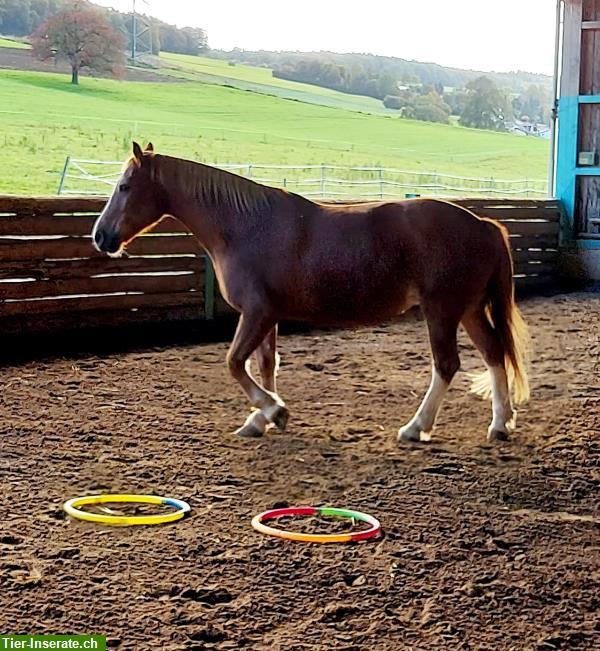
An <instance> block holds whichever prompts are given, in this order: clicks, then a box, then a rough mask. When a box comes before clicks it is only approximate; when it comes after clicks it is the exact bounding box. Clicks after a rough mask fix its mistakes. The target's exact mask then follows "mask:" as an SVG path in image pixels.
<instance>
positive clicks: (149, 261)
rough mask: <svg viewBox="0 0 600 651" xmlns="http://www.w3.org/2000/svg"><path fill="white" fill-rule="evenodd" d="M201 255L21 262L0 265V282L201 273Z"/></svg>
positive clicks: (202, 271) (202, 261)
mask: <svg viewBox="0 0 600 651" xmlns="http://www.w3.org/2000/svg"><path fill="white" fill-rule="evenodd" d="M205 265H206V263H205V259H204V258H203V257H202V256H189V257H178V256H166V257H161V258H144V257H128V258H109V257H108V256H98V257H95V258H89V259H83V260H41V261H34V262H32V261H29V260H21V261H17V262H0V279H6V278H35V279H36V280H44V279H47V280H60V279H72V278H89V277H90V276H93V275H96V274H126V273H166V272H170V271H193V272H195V273H204V268H205Z"/></svg>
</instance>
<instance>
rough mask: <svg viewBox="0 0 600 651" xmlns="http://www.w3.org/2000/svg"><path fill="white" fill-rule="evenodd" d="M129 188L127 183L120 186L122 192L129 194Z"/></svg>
mask: <svg viewBox="0 0 600 651" xmlns="http://www.w3.org/2000/svg"><path fill="white" fill-rule="evenodd" d="M129 187H130V186H129V185H127V183H122V184H121V185H120V186H119V190H120V192H127V190H129Z"/></svg>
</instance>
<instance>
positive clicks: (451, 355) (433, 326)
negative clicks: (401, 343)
mask: <svg viewBox="0 0 600 651" xmlns="http://www.w3.org/2000/svg"><path fill="white" fill-rule="evenodd" d="M425 312H426V317H427V325H428V328H429V340H430V344H431V353H432V357H433V366H432V373H431V384H430V386H429V390H428V391H427V394H426V395H425V398H424V400H423V402H422V403H421V406H420V407H419V409H418V410H417V412H416V414H415V415H414V416H413V418H412V419H411V420H410V422H409V423H407V424H406V425H405V426H404V427H402V428H401V429H400V431H399V432H398V442H408V441H420V440H421V434H422V433H428V432H430V431H431V430H432V429H433V426H434V425H435V419H436V417H437V414H438V412H439V409H440V406H441V404H442V401H443V399H444V396H445V395H446V392H447V391H448V387H449V386H450V383H451V382H452V379H453V378H454V376H455V375H456V372H457V371H458V369H459V368H460V358H459V356H458V345H457V331H458V319H451V318H448V316H447V315H446V316H436V317H431V318H430V317H428V316H427V311H425Z"/></svg>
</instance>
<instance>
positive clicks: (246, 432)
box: [235, 423, 263, 439]
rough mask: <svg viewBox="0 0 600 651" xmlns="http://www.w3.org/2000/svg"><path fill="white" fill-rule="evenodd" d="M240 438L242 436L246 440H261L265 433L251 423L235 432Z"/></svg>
mask: <svg viewBox="0 0 600 651" xmlns="http://www.w3.org/2000/svg"><path fill="white" fill-rule="evenodd" d="M235 433H236V434H237V435H238V436H241V437H242V438H244V439H259V438H260V437H261V436H262V435H263V433H262V432H261V431H260V430H259V429H258V427H256V426H255V425H252V424H251V423H249V424H248V425H244V426H243V427H240V428H239V429H237V430H236V431H235Z"/></svg>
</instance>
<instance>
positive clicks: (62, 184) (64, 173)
mask: <svg viewBox="0 0 600 651" xmlns="http://www.w3.org/2000/svg"><path fill="white" fill-rule="evenodd" d="M70 164H71V157H70V156H67V158H66V160H65V166H64V167H63V171H62V175H61V177H60V183H59V184H58V194H62V191H63V190H64V187H65V179H66V178H67V172H68V171H69V165H70Z"/></svg>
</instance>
